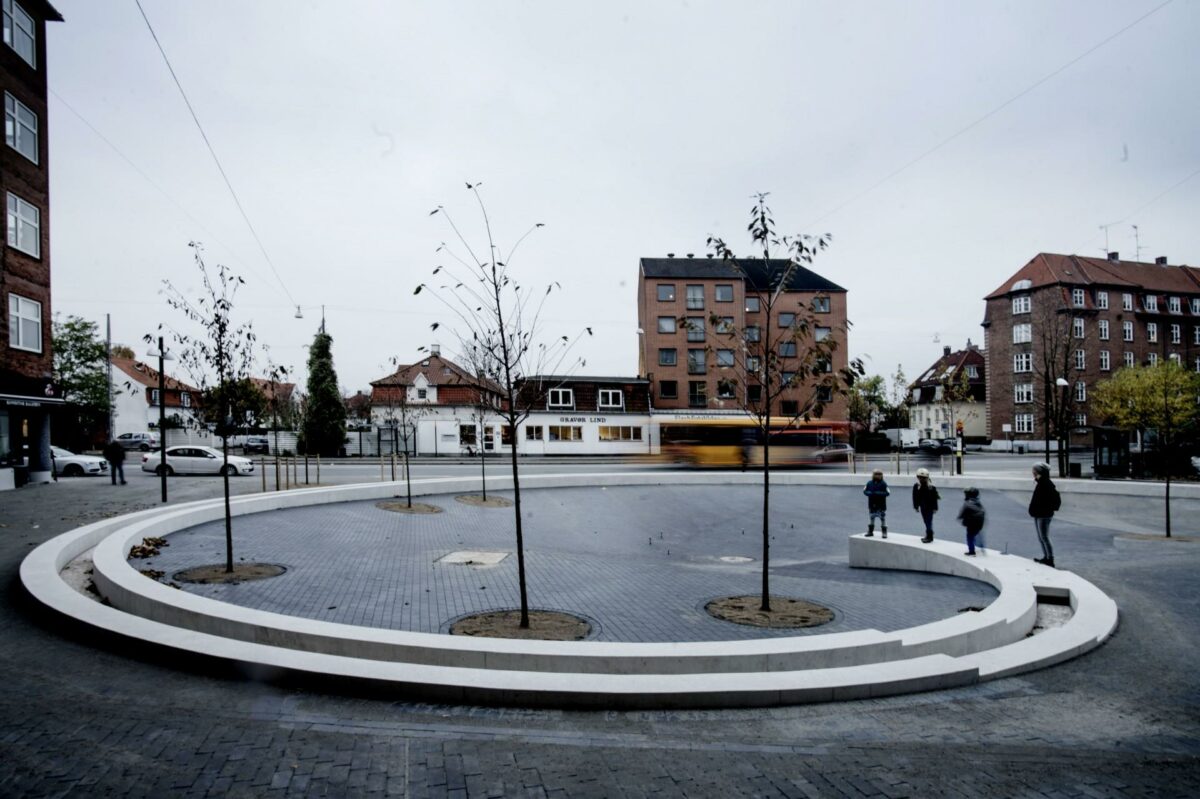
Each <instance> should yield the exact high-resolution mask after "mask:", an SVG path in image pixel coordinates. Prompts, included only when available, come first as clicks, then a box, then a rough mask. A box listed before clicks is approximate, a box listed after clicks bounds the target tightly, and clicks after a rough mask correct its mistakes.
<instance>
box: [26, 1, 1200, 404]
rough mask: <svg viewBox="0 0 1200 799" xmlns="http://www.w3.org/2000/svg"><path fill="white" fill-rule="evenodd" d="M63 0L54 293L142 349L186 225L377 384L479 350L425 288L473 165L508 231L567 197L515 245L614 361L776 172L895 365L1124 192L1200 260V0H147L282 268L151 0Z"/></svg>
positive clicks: (466, 219) (528, 271) (879, 357)
mask: <svg viewBox="0 0 1200 799" xmlns="http://www.w3.org/2000/svg"><path fill="white" fill-rule="evenodd" d="M54 3H55V6H56V7H57V8H58V9H59V11H61V12H62V14H63V16H64V17H65V18H66V21H65V22H64V23H59V24H52V25H50V26H49V33H48V36H47V38H48V45H49V76H50V90H51V93H52V94H51V97H50V119H49V124H50V150H51V151H50V159H51V160H50V163H51V176H52V230H51V234H52V258H53V269H54V273H53V288H54V292H55V294H54V309H55V310H56V311H58V312H60V313H63V314H78V315H81V316H84V317H87V318H91V319H94V320H97V321H99V322H100V323H101V324H103V319H104V314H105V313H106V312H107V313H111V314H112V318H113V335H114V340H116V341H121V342H125V343H128V344H132V345H135V349H137V350H138V351H139V352H141V351H144V348H143V347H142V346H141V345H140V339H141V336H142V335H143V334H144V333H146V332H150V331H152V330H154V329H155V327H156V326H157V324H158V323H159V322H160V321H170V322H173V323H178V318H177V316H176V314H175V312H172V311H170V310H169V309H168V308H167V307H166V304H165V302H164V300H163V298H162V297H161V296H160V295H159V293H158V292H159V288H160V284H161V281H162V279H164V278H169V279H171V280H173V281H175V282H177V283H178V284H179V285H181V286H184V287H193V286H195V284H196V280H195V272H194V269H193V267H192V264H191V260H190V257H191V253H190V250H189V249H188V247H187V243H188V242H189V241H191V240H199V241H202V242H203V243H204V244H205V247H206V248H207V254H208V258H209V260H210V262H212V263H217V262H220V263H225V264H228V265H229V266H231V267H232V268H234V269H235V270H236V271H238V272H239V273H241V274H242V275H244V276H245V278H246V280H247V281H248V284H247V287H246V289H245V291H244V292H243V294H242V299H241V304H240V308H241V309H242V310H244V311H245V313H246V314H247V315H248V316H251V317H252V318H253V321H254V324H255V327H256V329H257V330H258V332H259V335H260V337H261V338H262V340H264V341H266V342H268V343H270V344H271V345H272V351H273V354H274V356H275V359H276V360H277V361H280V362H283V363H285V364H289V365H292V366H294V367H300V369H301V371H303V364H304V360H305V357H306V351H305V350H304V349H303V345H305V344H307V343H309V342H310V341H311V338H312V335H313V333H314V332H315V329H316V326H317V325H318V324H319V318H320V307H319V306H320V305H321V304H325V306H326V311H325V312H326V318H327V324H328V329H329V332H330V333H331V334H332V335H333V337H334V356H335V365H336V367H337V369H338V373H339V377H340V380H341V383H342V385H343V386H344V387H346V388H347V389H349V390H351V391H353V390H354V389H357V388H366V387H367V383H368V381H369V380H372V379H376V378H378V377H381V376H382V375H383V374H385V373H386V372H387V371H389V370H390V369H389V367H388V366H387V364H388V361H389V359H390V358H392V357H398V358H399V359H400V360H401V362H405V363H407V362H411V361H412V360H415V359H416V358H417V357H418V355H417V352H416V348H417V347H418V346H420V345H423V344H429V343H431V342H440V343H441V344H442V345H443V348H444V350H445V351H447V352H453V350H454V348H455V339H454V336H453V335H452V334H450V333H449V332H447V331H446V328H442V329H441V330H439V331H438V332H437V333H436V334H435V333H432V332H431V331H430V329H429V325H430V323H431V322H434V321H439V320H440V321H448V320H447V319H446V316H445V314H444V313H441V312H440V310H439V307H438V306H437V305H436V303H434V302H433V301H432V300H431V299H429V298H427V297H426V296H425V295H424V294H422V295H420V296H413V288H414V286H415V285H416V284H417V283H418V282H420V281H422V280H424V279H425V278H426V277H427V276H428V275H429V272H430V270H432V268H433V267H434V266H435V265H436V264H437V263H439V260H438V257H437V256H435V254H434V250H435V249H436V247H437V246H438V244H439V242H441V241H442V240H445V239H446V238H447V237H448V235H449V231H448V230H447V229H446V227H445V226H444V222H443V221H442V220H440V219H439V218H438V217H430V216H429V215H428V213H429V211H430V210H431V209H432V208H434V207H435V206H437V205H445V206H446V207H447V208H448V209H450V210H452V211H454V212H455V214H456V218H457V219H458V221H460V222H462V223H467V227H468V229H469V230H471V231H473V233H472V234H471V235H472V236H473V238H474V240H476V241H478V233H479V229H478V225H477V224H476V222H477V217H476V216H475V215H474V208H473V205H472V200H471V198H470V196H469V195H468V194H467V192H466V190H465V188H464V182H465V181H467V180H470V181H481V182H482V183H483V193H484V197H485V199H486V201H487V203H488V207H489V210H490V212H491V214H492V218H493V220H492V221H493V224H494V226H495V228H496V230H497V232H498V238H499V239H500V241H501V242H502V243H506V242H508V243H510V242H512V241H514V240H515V239H516V238H518V237H519V236H520V235H521V234H522V233H524V232H525V230H526V229H527V228H528V227H529V226H530V225H531V224H532V223H534V222H544V223H545V225H546V226H545V227H544V228H542V229H541V230H539V231H538V233H537V234H536V235H535V236H534V237H533V238H531V239H530V240H528V241H526V243H525V244H523V245H522V257H521V258H520V259H518V260H517V261H515V262H514V265H513V268H514V271H515V272H516V273H517V274H518V275H519V277H520V279H521V280H522V281H523V282H525V283H529V284H535V283H538V284H544V283H546V282H548V281H551V280H557V281H560V282H561V283H562V285H563V292H562V293H561V294H560V295H558V296H557V297H556V298H555V301H554V303H553V305H552V306H551V307H550V308H549V310H548V312H547V325H546V330H547V332H548V333H550V334H559V333H563V334H573V333H574V332H576V331H577V330H579V329H580V327H581V326H582V325H584V324H587V325H590V326H592V327H593V328H594V330H595V336H594V337H593V338H591V339H589V340H587V341H586V342H584V343H583V344H582V345H581V348H580V350H579V354H580V355H582V356H583V357H585V358H586V359H587V367H586V372H587V373H591V374H629V375H631V374H634V373H635V372H636V370H637V335H636V329H637V309H636V304H635V294H634V290H635V286H636V280H637V263H638V258H639V257H642V256H662V255H664V254H666V253H667V252H675V253H677V254H678V255H682V254H684V253H687V252H695V253H696V254H697V256H698V257H699V256H700V255H701V254H702V253H703V252H704V246H705V239H706V237H707V236H708V235H710V234H718V235H721V236H724V237H725V238H726V239H728V240H730V241H731V242H732V243H734V245H735V247H737V248H739V249H744V248H746V247H747V245H748V244H749V242H748V240H746V239H745V238H744V228H745V224H746V220H747V217H746V212H747V211H748V209H749V207H750V205H751V199H750V198H751V195H752V194H753V193H755V192H759V191H768V192H770V193H771V196H770V203H771V205H772V207H773V209H774V212H775V218H776V220H777V221H778V222H779V225H780V227H781V228H782V229H783V230H784V231H790V232H807V233H825V232H828V233H831V234H832V235H833V246H832V248H831V249H830V250H829V251H828V252H827V253H826V254H824V255H823V256H821V257H820V259H819V260H818V261H817V263H816V265H815V268H816V270H817V271H818V272H820V273H821V274H823V275H825V276H826V277H828V278H830V279H831V280H833V281H835V282H837V283H839V284H841V285H843V286H845V287H846V288H848V289H849V290H850V318H851V321H852V322H853V324H854V329H853V332H852V335H851V342H850V343H851V351H852V354H854V355H860V356H863V357H865V358H867V368H868V370H869V371H870V372H873V373H881V374H890V373H892V372H894V371H895V368H896V365H897V364H903V366H904V369H905V371H906V372H907V373H908V375H909V377H910V378H913V377H915V376H917V374H918V373H919V372H920V371H921V370H922V369H924V368H925V367H926V366H928V364H929V363H931V362H932V361H933V360H934V359H935V358H936V356H937V355H938V354H940V351H941V346H942V343H944V344H950V345H953V346H955V347H958V346H961V345H962V344H963V343H965V340H966V339H967V338H968V337H971V338H972V339H974V340H975V341H980V340H981V339H982V330H981V328H980V327H979V322H980V321H981V319H982V316H983V302H982V300H981V298H982V297H983V296H984V295H985V294H987V293H988V292H990V291H991V290H992V289H994V288H996V287H997V286H998V285H999V284H1000V283H1001V281H1002V280H1004V279H1005V278H1006V277H1007V276H1008V275H1010V274H1011V273H1012V272H1013V271H1015V270H1016V269H1017V268H1018V267H1020V266H1021V265H1023V264H1024V263H1025V262H1026V261H1027V260H1029V259H1030V258H1031V257H1032V256H1033V255H1035V254H1036V253H1038V252H1039V251H1049V252H1067V253H1072V252H1074V253H1080V254H1089V255H1098V254H1099V253H1100V252H1101V251H1102V249H1103V247H1104V246H1105V238H1104V233H1103V231H1102V230H1101V229H1100V225H1102V224H1106V223H1116V224H1113V225H1112V227H1110V228H1109V234H1108V235H1109V246H1110V248H1111V249H1114V250H1119V251H1121V253H1122V256H1125V257H1132V256H1133V254H1134V246H1135V242H1134V238H1133V230H1132V228H1131V225H1134V224H1136V225H1138V227H1139V234H1140V239H1141V248H1142V250H1141V253H1142V257H1143V260H1148V261H1149V260H1153V258H1154V257H1155V256H1158V255H1167V256H1169V258H1170V261H1171V263H1190V264H1193V265H1195V264H1197V263H1200V224H1197V222H1198V219H1200V213H1198V212H1200V80H1197V76H1200V49H1197V47H1196V41H1197V38H1198V34H1200V3H1198V2H1190V1H1189V0H1175V2H1169V3H1166V4H1165V5H1164V4H1162V3H1161V0H1158V1H1157V2H1156V1H1154V0H1151V1H1150V2H1129V1H1125V2H1096V1H1095V0H1088V1H1086V2H1085V1H1080V2H1068V1H1066V0H1064V1H1062V2H1053V3H1046V2H1043V1H1042V0H1037V1H1036V2H1035V1H1032V0H1031V1H1025V2H1022V1H1020V0H1017V1H1014V2H1004V3H998V2H997V3H962V2H956V1H955V2H906V3H883V2H873V3H845V2H828V3H812V2H804V3H801V2H774V3H772V2H749V3H745V2H657V3H646V2H632V3H617V2H603V3H599V2H596V3H587V4H585V3H564V2H504V3H497V2H470V3H469V2H461V3H446V2H429V3H415V2H333V1H332V0H321V1H318V0H314V1H313V2H296V1H294V0H292V1H290V2H283V1H282V0H279V1H271V2H267V1H266V0H263V1H262V2H231V1H228V0H226V1H221V2H206V3H179V2H174V0H142V5H143V8H144V9H145V12H146V14H147V16H148V17H149V19H150V22H151V23H152V24H153V26H154V28H155V31H156V33H157V35H158V38H159V40H160V41H161V42H162V45H163V47H164V48H165V50H166V52H167V54H168V56H169V57H170V59H171V62H172V65H173V66H174V69H175V72H176V74H177V75H178V77H179V80H180V81H181V82H182V84H183V86H184V88H185V90H186V91H187V93H188V95H189V98H190V100H191V102H192V105H193V107H194V108H195V110H196V113H197V114H198V116H199V118H200V120H201V122H202V123H203V125H204V128H205V131H206V133H207V135H208V137H209V139H210V141H211V142H212V145H213V147H214V148H215V150H216V152H217V154H218V156H219V157H220V159H221V161H222V164H223V166H224V168H225V170H226V172H227V174H228V176H229V179H230V181H231V182H232V184H233V186H234V188H235V189H236V190H237V193H238V196H239V198H240V200H241V202H242V205H243V207H244V208H245V210H246V213H247V214H248V216H249V218H250V220H251V222H252V223H253V225H254V228H255V229H256V231H257V233H258V236H259V239H260V240H261V241H262V243H263V245H264V247H265V249H266V252H267V253H268V254H269V257H270V260H271V262H273V263H274V265H275V268H276V269H277V270H278V274H279V278H280V279H276V277H275V275H274V274H273V273H272V269H271V266H270V265H269V264H268V262H267V260H266V259H265V258H264V256H263V254H262V252H261V251H260V249H259V247H258V244H256V242H255V240H254V238H253V236H252V235H251V233H250V231H249V230H248V228H247V226H246V224H245V222H244V221H243V219H242V218H241V216H240V214H239V212H238V210H237V207H236V206H235V204H234V202H233V200H232V199H231V196H230V194H229V192H228V190H227V189H226V188H225V186H224V183H223V182H222V179H221V176H220V174H219V173H218V171H217V169H216V167H215V166H214V163H213V161H212V159H211V158H210V156H209V155H208V152H207V150H206V149H205V146H204V142H203V140H202V139H201V137H200V134H199V133H198V131H197V129H196V127H195V126H194V124H193V122H192V120H191V117H190V115H189V112H188V110H187V107H186V106H185V105H184V103H183V101H182V99H181V98H180V95H179V93H178V91H177V89H176V88H175V86H174V83H173V82H172V79H171V76H170V74H169V73H168V71H167V68H166V66H165V65H164V63H163V60H162V57H161V56H160V54H159V52H158V50H157V48H156V46H155V44H154V41H153V39H152V38H151V35H150V32H149V30H148V29H147V27H146V24H145V22H144V21H143V19H142V16H141V13H140V12H139V10H138V7H137V5H136V4H135V3H134V1H133V0H119V1H118V0H112V1H111V2H94V1H93V0H54ZM1160 6H1161V7H1160ZM1150 12H1153V13H1150ZM1147 14H1149V15H1148V16H1146V15H1147ZM1141 17H1145V18H1144V19H1141V21H1140V22H1137V23H1136V24H1133V25H1132V27H1129V28H1128V30H1125V31H1124V32H1123V33H1120V34H1119V35H1117V36H1115V38H1112V39H1111V40H1110V41H1108V42H1107V43H1104V44H1101V43H1102V42H1105V40H1106V39H1109V37H1113V35H1114V34H1117V32H1118V31H1121V30H1122V29H1123V28H1126V27H1127V26H1130V24H1131V23H1134V22H1135V20H1138V19H1139V18H1141ZM1097 45H1100V46H1099V47H1098V48H1097ZM1093 48H1096V49H1094V51H1093V52H1091V53H1089V54H1087V55H1084V54H1085V53H1088V51H1089V50H1093ZM1080 56H1083V57H1082V58H1080ZM1076 59H1078V60H1077V61H1076ZM1072 61H1075V63H1071V62H1072ZM1068 64H1069V66H1066V65H1068ZM1064 66H1066V68H1065V69H1063V67H1064ZM1059 70H1061V71H1059ZM1056 72H1057V74H1055V73H1056ZM1039 82H1040V83H1039ZM1031 87H1033V88H1031ZM1014 98H1016V99H1014ZM1010 101H1011V102H1010ZM1006 103H1007V104H1006ZM989 114H990V116H988V115H989ZM984 117H986V118H985V119H983V121H981V122H979V123H978V124H975V125H973V126H972V124H973V123H975V122H977V121H978V120H980V119H981V118H984ZM956 134H960V135H956ZM106 140H107V141H106ZM947 140H949V141H948V142H947ZM943 142H946V143H945V144H944V145H943V146H940V147H938V145H939V144H942V143H943ZM933 148H936V149H934V150H933V152H932V153H930V154H928V155H927V156H926V157H924V158H922V159H921V160H919V161H917V162H916V163H915V164H912V165H911V166H909V167H908V168H906V169H903V170H902V171H901V172H899V174H895V175H894V176H892V175H893V173H894V172H895V171H896V170H898V169H901V168H902V167H904V166H905V165H906V164H910V162H912V161H913V160H914V159H917V158H918V157H919V156H922V155H923V154H925V153H928V152H929V151H930V150H931V149H933ZM118 151H119V152H118ZM889 176H891V177H890V178H889ZM1189 178H1190V179H1189ZM881 181H882V182H881ZM281 284H282V285H281ZM295 304H300V305H301V306H303V308H304V318H303V319H296V318H294V315H295V308H294V305H295ZM935 337H940V341H941V343H934V339H935ZM302 377H303V375H301V378H302Z"/></svg>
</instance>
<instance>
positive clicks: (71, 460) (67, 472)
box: [50, 447, 108, 477]
mask: <svg viewBox="0 0 1200 799" xmlns="http://www.w3.org/2000/svg"><path fill="white" fill-rule="evenodd" d="M50 453H51V454H52V455H53V456H54V458H53V460H54V473H55V474H56V475H58V474H61V475H62V476H63V477H83V476H84V475H85V474H108V461H106V460H104V458H98V457H96V456H95V455H76V454H75V453H74V452H71V451H70V450H68V449H63V448H62V447H51V448H50Z"/></svg>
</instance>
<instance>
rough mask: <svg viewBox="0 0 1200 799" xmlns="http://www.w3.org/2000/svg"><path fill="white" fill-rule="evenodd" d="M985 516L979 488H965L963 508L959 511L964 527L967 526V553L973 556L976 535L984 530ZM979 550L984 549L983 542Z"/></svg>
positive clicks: (959, 518) (959, 517)
mask: <svg viewBox="0 0 1200 799" xmlns="http://www.w3.org/2000/svg"><path fill="white" fill-rule="evenodd" d="M985 517H986V513H985V511H984V510H983V503H982V502H980V501H979V489H978V488H974V487H972V488H968V489H965V490H964V491H963V504H962V508H961V509H960V510H959V512H958V520H959V521H960V522H962V524H963V527H965V528H967V554H968V555H971V556H972V557H974V555H975V537H976V536H978V535H979V533H980V531H981V530H983V521H984V518H985ZM979 550H980V551H981V552H982V551H983V544H982V543H981V544H980V546H979Z"/></svg>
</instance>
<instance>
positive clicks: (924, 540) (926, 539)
mask: <svg viewBox="0 0 1200 799" xmlns="http://www.w3.org/2000/svg"><path fill="white" fill-rule="evenodd" d="M921 543H922V544H932V543H933V536H932V535H930V534H929V533H926V534H925V537H924V538H922V539H921Z"/></svg>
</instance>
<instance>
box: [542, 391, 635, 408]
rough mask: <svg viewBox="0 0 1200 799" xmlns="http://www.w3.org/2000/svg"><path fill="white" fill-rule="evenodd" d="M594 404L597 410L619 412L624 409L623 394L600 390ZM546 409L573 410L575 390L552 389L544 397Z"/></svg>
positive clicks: (621, 392)
mask: <svg viewBox="0 0 1200 799" xmlns="http://www.w3.org/2000/svg"><path fill="white" fill-rule="evenodd" d="M599 395H600V396H599V399H598V401H597V403H596V405H597V409H598V410H605V411H619V410H621V409H622V408H624V407H625V393H624V392H623V391H621V390H620V389H619V388H602V389H600V392H599ZM546 407H547V408H549V409H551V410H574V409H575V389H572V388H552V389H550V391H549V393H547V395H546Z"/></svg>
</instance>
